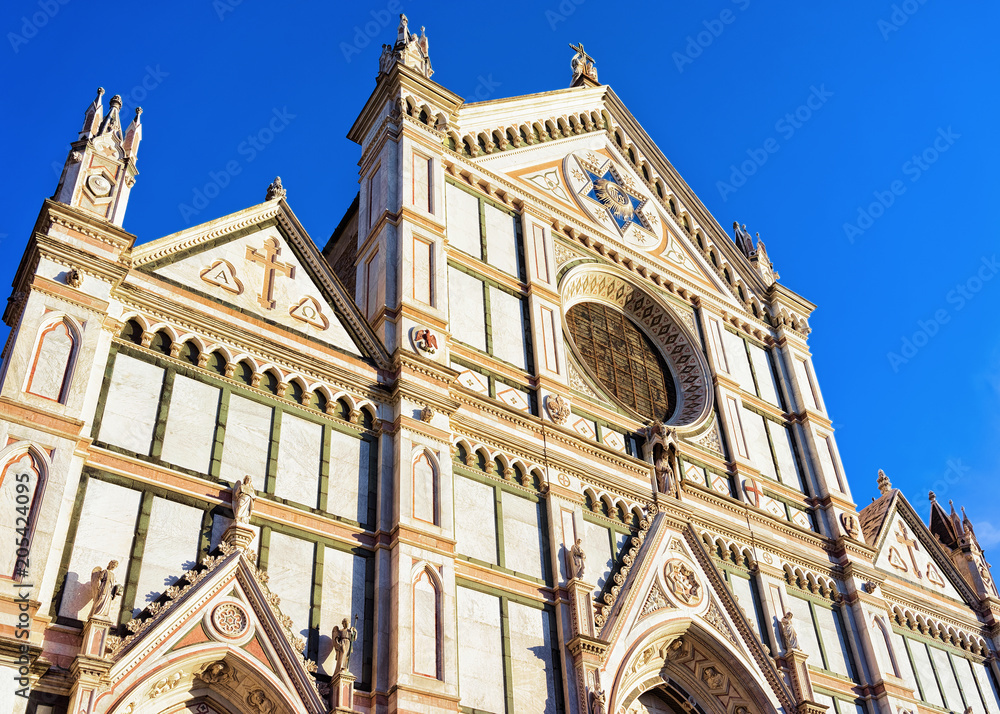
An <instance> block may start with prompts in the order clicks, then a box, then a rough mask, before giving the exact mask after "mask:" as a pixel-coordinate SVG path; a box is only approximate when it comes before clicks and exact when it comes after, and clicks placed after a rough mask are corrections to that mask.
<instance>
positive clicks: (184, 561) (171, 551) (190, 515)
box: [132, 498, 203, 616]
mask: <svg viewBox="0 0 1000 714" xmlns="http://www.w3.org/2000/svg"><path fill="white" fill-rule="evenodd" d="M202 516H203V512H202V511H200V510H199V509H197V508H193V507H191V506H185V505H184V504H182V503H175V502H173V501H168V500H167V499H165V498H154V499H153V508H152V510H151V511H150V514H149V529H148V530H147V531H146V547H145V549H144V550H143V553H142V564H141V567H140V570H139V582H138V586H137V588H136V595H135V607H134V609H133V611H132V614H133V616H135V615H138V614H139V612H141V611H142V609H143V608H145V607H146V605H148V604H149V603H151V602H153V600H155V599H156V598H158V597H159V596H160V594H161V593H162V592H163V591H164V589H165V588H166V587H167V586H168V585H173V584H174V583H175V582H176V581H177V579H178V578H179V577H180V576H181V575H183V574H184V571H185V570H190V569H191V568H193V567H194V566H195V564H196V563H197V562H198V560H197V558H198V541H199V538H200V536H201V519H202Z"/></svg>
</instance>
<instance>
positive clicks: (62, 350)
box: [25, 320, 78, 402]
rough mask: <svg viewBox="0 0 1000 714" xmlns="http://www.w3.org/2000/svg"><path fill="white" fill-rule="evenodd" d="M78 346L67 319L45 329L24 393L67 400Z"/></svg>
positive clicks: (55, 399)
mask: <svg viewBox="0 0 1000 714" xmlns="http://www.w3.org/2000/svg"><path fill="white" fill-rule="evenodd" d="M77 344H78V340H77V337H76V334H75V331H74V330H73V328H72V327H71V326H70V325H69V324H68V323H67V322H66V320H59V321H57V322H53V323H52V324H50V325H47V326H46V327H44V328H43V329H42V334H41V336H40V337H39V338H38V347H36V348H35V358H34V360H33V361H32V364H31V372H30V373H29V375H28V386H27V388H26V389H25V391H26V392H28V393H29V394H34V395H36V396H39V397H44V398H45V399H51V400H52V401H54V402H64V401H66V393H67V391H68V387H69V382H70V378H71V377H72V375H73V362H74V361H75V357H76V351H77Z"/></svg>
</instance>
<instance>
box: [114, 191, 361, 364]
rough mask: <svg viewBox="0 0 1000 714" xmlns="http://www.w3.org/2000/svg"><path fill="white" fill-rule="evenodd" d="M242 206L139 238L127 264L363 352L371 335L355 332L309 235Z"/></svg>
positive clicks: (346, 302)
mask: <svg viewBox="0 0 1000 714" xmlns="http://www.w3.org/2000/svg"><path fill="white" fill-rule="evenodd" d="M264 205H265V206H266V204H264ZM249 212H250V213H251V215H250V216H249V220H242V221H233V220H232V219H233V218H235V217H240V216H241V215H242V214H234V216H228V217H226V218H225V219H219V221H215V222H212V223H209V224H205V226H196V227H195V228H192V229H190V230H188V231H182V232H181V233H178V234H175V235H173V236H167V237H165V238H161V239H159V240H157V241H154V242H153V243H150V244H148V245H145V246H142V247H141V248H139V249H137V250H136V252H135V255H134V260H133V264H134V265H135V266H136V267H137V268H138V269H139V270H141V271H142V272H145V273H148V274H151V275H154V276H156V277H158V278H161V279H163V280H166V281H167V282H170V283H172V284H174V285H177V286H180V287H182V288H186V289H188V290H191V291H193V292H195V293H197V294H199V295H201V296H204V297H206V298H208V299H209V300H211V301H212V302H214V303H218V304H220V305H222V306H224V307H225V308H228V309H230V310H233V311H236V312H239V313H242V314H245V315H251V316H254V317H257V318H260V319H261V320H263V321H265V322H267V323H269V324H272V325H275V326H277V327H280V328H285V329H288V330H292V331H295V332H297V333H299V334H304V335H306V336H307V337H309V338H310V339H312V340H316V341H319V342H322V343H325V344H327V345H329V346H331V347H333V348H335V349H337V350H340V351H343V352H346V353H348V354H351V355H354V356H357V357H364V356H369V355H371V353H372V351H373V348H374V347H375V343H374V340H372V339H370V336H366V335H360V334H359V332H361V331H363V330H364V326H363V320H362V319H361V318H360V315H359V314H358V313H357V312H356V310H355V308H354V305H353V301H351V299H350V297H349V296H347V295H346V292H345V291H344V289H343V287H342V286H341V285H340V284H339V282H338V281H337V278H336V277H335V276H334V275H333V273H332V271H329V270H328V268H327V265H326V262H325V261H324V260H323V258H322V257H321V256H320V254H319V252H318V250H317V249H316V247H315V245H313V243H312V240H311V239H310V238H309V237H308V236H307V235H298V234H297V233H296V232H295V231H291V230H287V229H286V226H284V225H281V224H279V221H278V220H275V218H274V216H275V213H274V212H273V211H270V212H259V211H257V210H256V209H249ZM243 213H244V214H245V213H247V212H243ZM253 213H257V215H256V216H255V215H253ZM220 222H221V223H222V224H223V225H222V226H221V228H216V227H217V226H218V224H219V223H220ZM212 228H216V229H215V230H212ZM338 298H339V299H338ZM350 313H353V314H350ZM351 318H353V319H351ZM365 337H369V339H367V340H366V339H364V338H365ZM366 347H367V349H365V348H366Z"/></svg>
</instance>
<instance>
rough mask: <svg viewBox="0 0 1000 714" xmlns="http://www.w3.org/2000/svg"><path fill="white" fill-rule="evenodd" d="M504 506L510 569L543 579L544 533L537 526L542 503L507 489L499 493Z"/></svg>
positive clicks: (504, 543) (506, 556)
mask: <svg viewBox="0 0 1000 714" xmlns="http://www.w3.org/2000/svg"><path fill="white" fill-rule="evenodd" d="M500 502H501V504H502V506H503V553H504V562H505V564H506V566H507V568H509V569H510V570H514V571H517V572H518V573H524V574H525V575H531V576H532V577H535V578H541V577H542V573H543V572H544V569H543V565H542V532H541V530H539V526H538V507H539V504H537V503H535V502H534V501H529V500H528V499H527V498H521V497H520V496H518V495H516V494H513V493H508V492H506V491H504V492H503V493H502V494H501V496H500Z"/></svg>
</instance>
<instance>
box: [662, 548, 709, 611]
mask: <svg viewBox="0 0 1000 714" xmlns="http://www.w3.org/2000/svg"><path fill="white" fill-rule="evenodd" d="M664 579H665V580H666V582H667V587H668V588H669V589H670V593H671V594H672V595H673V596H674V598H676V599H677V600H678V601H679V602H681V603H682V604H684V605H687V606H688V607H695V606H697V605H698V604H700V603H701V601H702V598H703V597H704V594H705V593H704V588H703V587H702V585H701V582H700V581H699V580H698V575H697V573H695V572H694V570H693V569H692V568H691V566H689V565H688V564H687V563H685V562H684V561H683V560H680V559H679V558H674V559H672V560H668V561H667V564H666V566H665V567H664Z"/></svg>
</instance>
